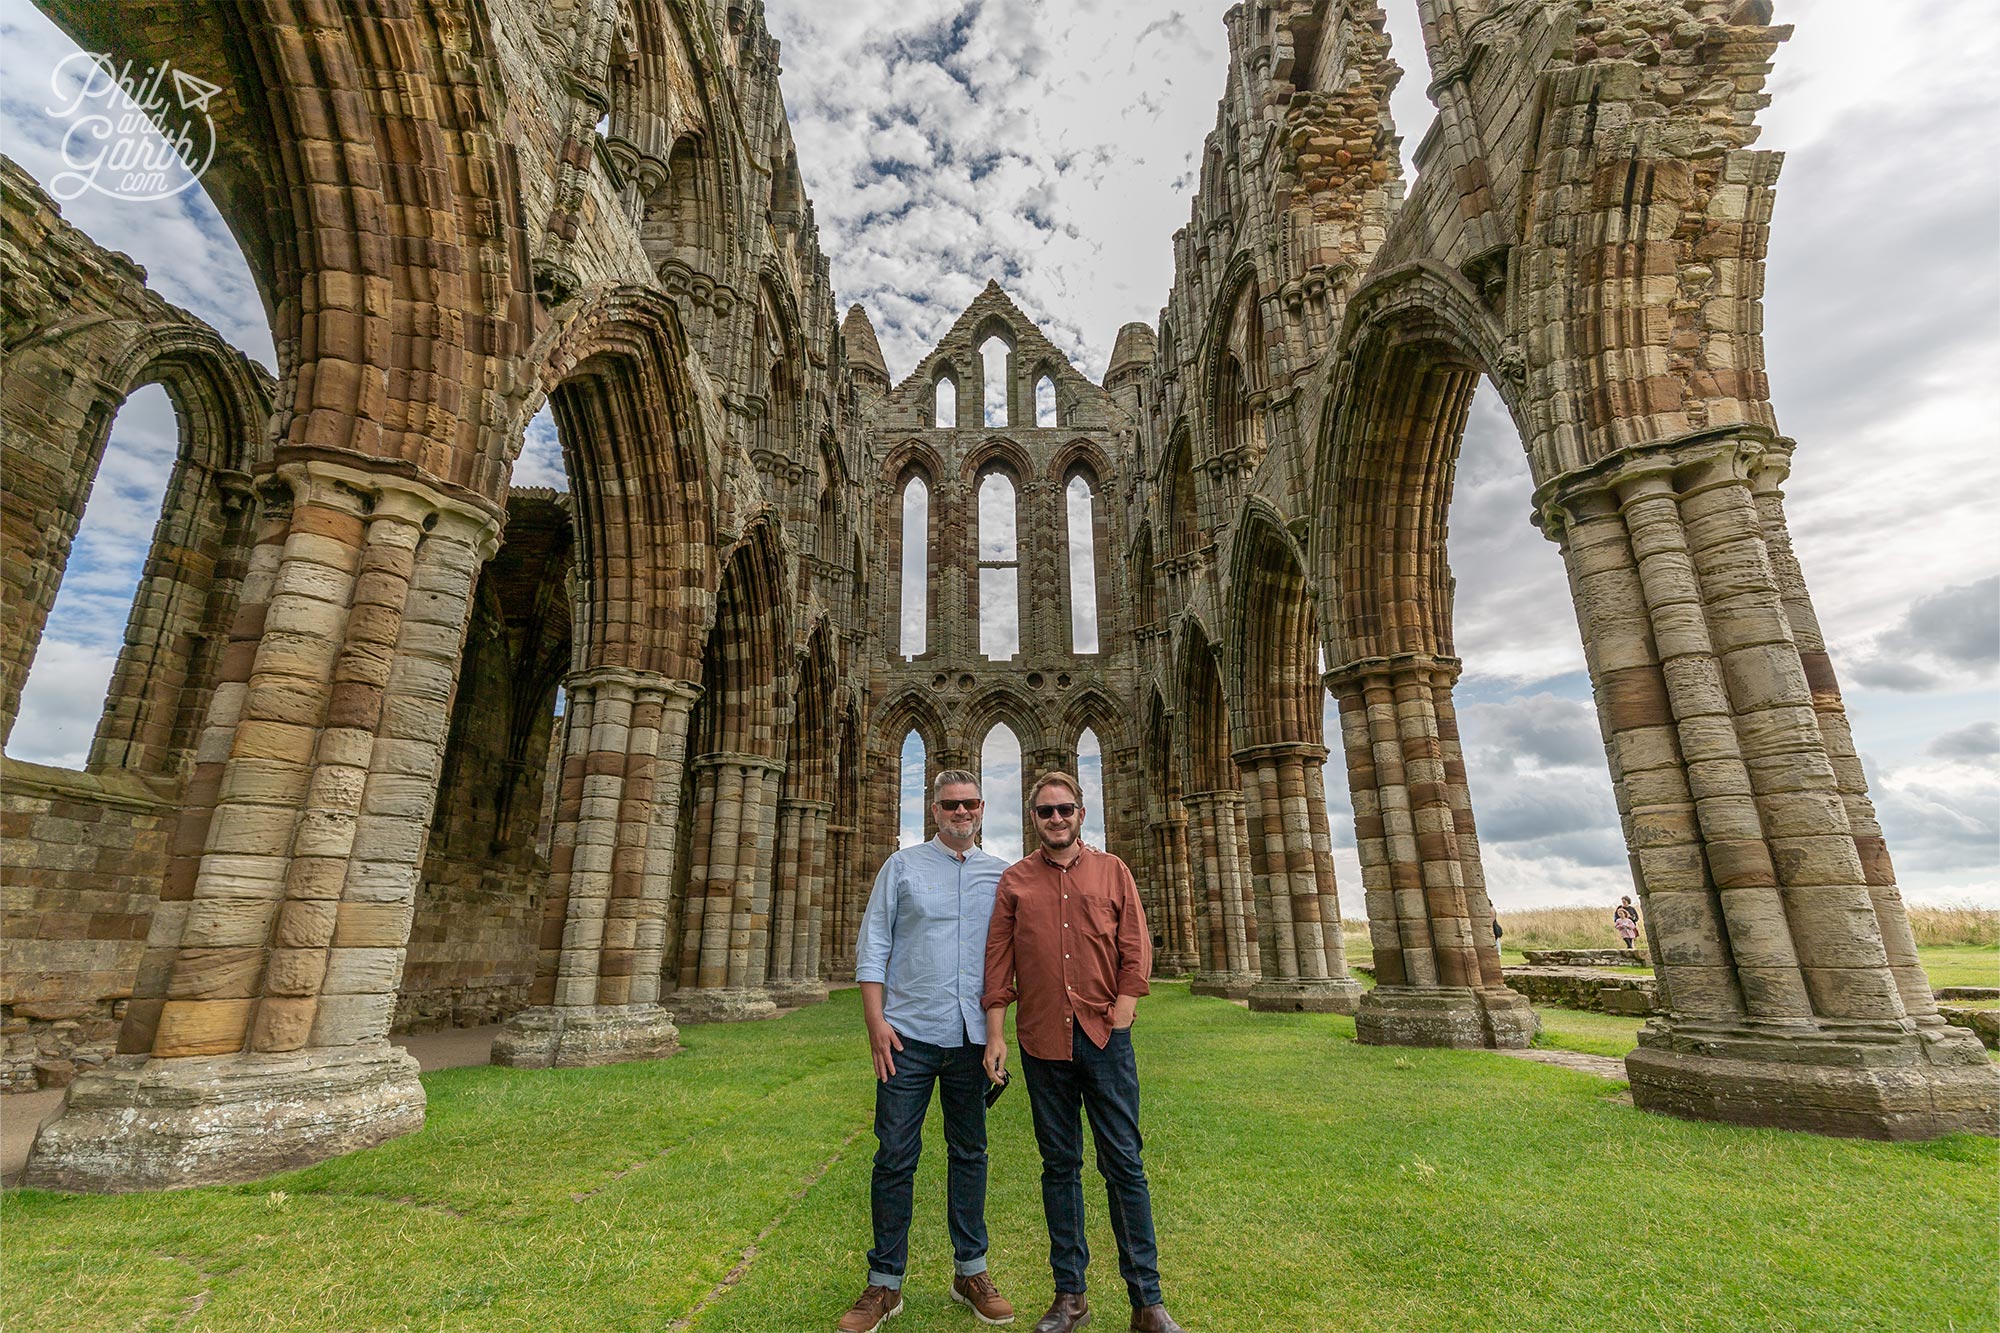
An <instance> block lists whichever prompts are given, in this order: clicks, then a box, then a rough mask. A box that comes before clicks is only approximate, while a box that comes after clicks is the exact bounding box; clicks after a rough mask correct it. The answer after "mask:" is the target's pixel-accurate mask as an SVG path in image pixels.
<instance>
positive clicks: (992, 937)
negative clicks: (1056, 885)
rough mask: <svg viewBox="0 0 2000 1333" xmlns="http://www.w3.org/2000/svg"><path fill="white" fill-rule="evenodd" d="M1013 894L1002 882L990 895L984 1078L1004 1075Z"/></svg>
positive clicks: (998, 1078)
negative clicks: (991, 907) (991, 908)
mask: <svg viewBox="0 0 2000 1333" xmlns="http://www.w3.org/2000/svg"><path fill="white" fill-rule="evenodd" d="M1014 903H1015V900H1014V894H1013V891H1012V890H1011V889H1010V888H1009V886H1008V884H1007V882H1006V880H1005V879H1002V880H1001V881H1000V886H999V888H997V889H995V890H994V892H993V917H992V919H991V920H990V921H989V922H988V923H987V926H986V985H985V988H984V993H983V994H982V995H981V996H980V1000H979V1003H980V1007H981V1008H983V1009H984V1010H985V1011H986V1059H985V1061H984V1064H985V1066H986V1077H987V1078H988V1079H990V1080H992V1081H993V1082H995V1083H998V1082H1000V1081H1001V1080H1002V1079H1004V1078H1005V1077H1006V1076H1007V1006H1008V1005H1010V1004H1012V1003H1013V1002H1014Z"/></svg>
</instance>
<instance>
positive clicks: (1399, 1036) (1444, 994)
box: [1354, 986, 1541, 1050]
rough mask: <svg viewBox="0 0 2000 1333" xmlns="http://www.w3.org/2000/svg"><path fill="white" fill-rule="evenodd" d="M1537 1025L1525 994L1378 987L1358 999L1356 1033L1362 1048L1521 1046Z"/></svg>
mask: <svg viewBox="0 0 2000 1333" xmlns="http://www.w3.org/2000/svg"><path fill="white" fill-rule="evenodd" d="M1540 1026H1541V1024H1540V1021H1539V1020H1538V1019H1536V1017H1535V1010H1534V1006H1532V1005H1530V1004H1529V1003H1528V1000H1527V997H1526V996H1522V995H1517V994H1515V993H1514V992H1513V991H1510V990H1506V989H1504V988H1503V989H1496V990H1476V989H1474V988H1473V987H1470V986H1377V987H1375V989H1373V990H1371V991H1369V992H1368V993H1367V994H1365V995H1363V996H1362V997H1361V1005H1360V1008H1358V1009H1357V1010H1356V1011H1355V1015H1354V1033H1355V1036H1356V1038H1357V1039H1358V1040H1359V1041H1360V1042H1361V1043H1362V1044H1363V1045H1365V1046H1450V1047H1455V1048H1458V1049H1462V1050H1521V1049H1524V1048H1525V1047H1526V1046H1527V1045H1528V1043H1529V1042H1531V1041H1533V1040H1534V1038H1535V1033H1536V1031H1538V1030H1539V1028H1540Z"/></svg>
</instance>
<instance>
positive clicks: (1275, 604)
mask: <svg viewBox="0 0 2000 1333" xmlns="http://www.w3.org/2000/svg"><path fill="white" fill-rule="evenodd" d="M1227 588H1228V593H1227V596H1226V598H1225V604H1226V605H1227V606H1228V608H1229V622H1228V625H1227V627H1226V629H1225V634H1226V635H1227V639H1226V643H1227V645H1228V650H1227V651H1226V652H1225V654H1224V662H1225V666H1226V670H1227V673H1228V674H1227V688H1228V698H1229V703H1230V714H1231V716H1232V717H1233V718H1234V719H1235V722H1236V728H1235V736H1234V748H1235V749H1237V750H1245V749H1249V748H1250V747H1252V746H1266V745H1281V744H1299V745H1316V744H1318V743H1319V742H1320V738H1321V732H1322V728H1321V699H1320V696H1321V693H1322V690H1323V687H1322V686H1321V684H1320V679H1319V671H1318V669H1317V662H1318V658H1319V647H1320V643H1319V634H1318V629H1317V624H1316V620H1315V616H1314V605H1313V599H1312V595H1311V591H1310V589H1309V588H1308V587H1307V583H1306V572H1305V553H1304V552H1303V551H1301V550H1300V549H1299V547H1298V544H1297V543H1296V542H1295V541H1293V540H1292V538H1291V535H1290V534H1289V533H1288V532H1287V531H1286V529H1285V524H1284V519H1283V516H1282V515H1281V514H1279V513H1278V511H1277V510H1276V509H1274V508H1272V507H1271V505H1270V504H1269V503H1267V502H1265V501H1263V500H1261V499H1252V500H1251V501H1250V502H1249V503H1248V504H1247V505H1245V506H1244V510H1243V515H1242V517H1241V518H1240V519H1238V520H1237V524H1236V533H1235V538H1234V541H1233V543H1232V551H1231V555H1230V562H1229V581H1228V584H1227Z"/></svg>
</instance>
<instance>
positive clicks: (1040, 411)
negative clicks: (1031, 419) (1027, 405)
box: [1035, 375, 1062, 430]
mask: <svg viewBox="0 0 2000 1333" xmlns="http://www.w3.org/2000/svg"><path fill="white" fill-rule="evenodd" d="M1061 424H1062V423H1061V421H1060V420H1059V419H1058V418H1057V416H1056V382H1055V381H1054V380H1052V379H1050V378H1049V377H1048V376H1047V375H1044V376H1042V377H1041V378H1040V379H1038V380H1036V381H1035V425H1036V426H1038V427H1040V428H1041V429H1043V430H1049V429H1052V428H1054V427H1056V426H1059V425H1061Z"/></svg>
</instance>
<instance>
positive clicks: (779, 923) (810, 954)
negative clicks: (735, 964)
mask: <svg viewBox="0 0 2000 1333" xmlns="http://www.w3.org/2000/svg"><path fill="white" fill-rule="evenodd" d="M832 815H833V803H832V802H831V801H815V800H807V799H805V798H802V797H795V796H787V797H784V798H783V799H781V800H780V801H779V802H778V845H779V848H780V851H779V856H778V878H777V885H776V891H775V892H774V893H773V895H772V913H771V967H770V981H771V986H772V989H773V991H774V993H775V994H776V997H777V998H779V999H782V1000H783V1001H784V1002H785V1003H788V1004H790V1003H802V1002H804V1001H805V1000H806V999H808V998H818V997H823V996H824V994H825V990H826V988H825V985H824V984H823V983H822V982H821V980H820V977H821V972H820V959H821V939H822V936H823V934H824V930H825V916H826V911H827V893H828V888H829V879H830V877H829V874H828V865H829V862H828V858H829V851H830V849H829V839H828V836H827V821H828V820H829V819H830V818H831V817H832Z"/></svg>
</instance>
